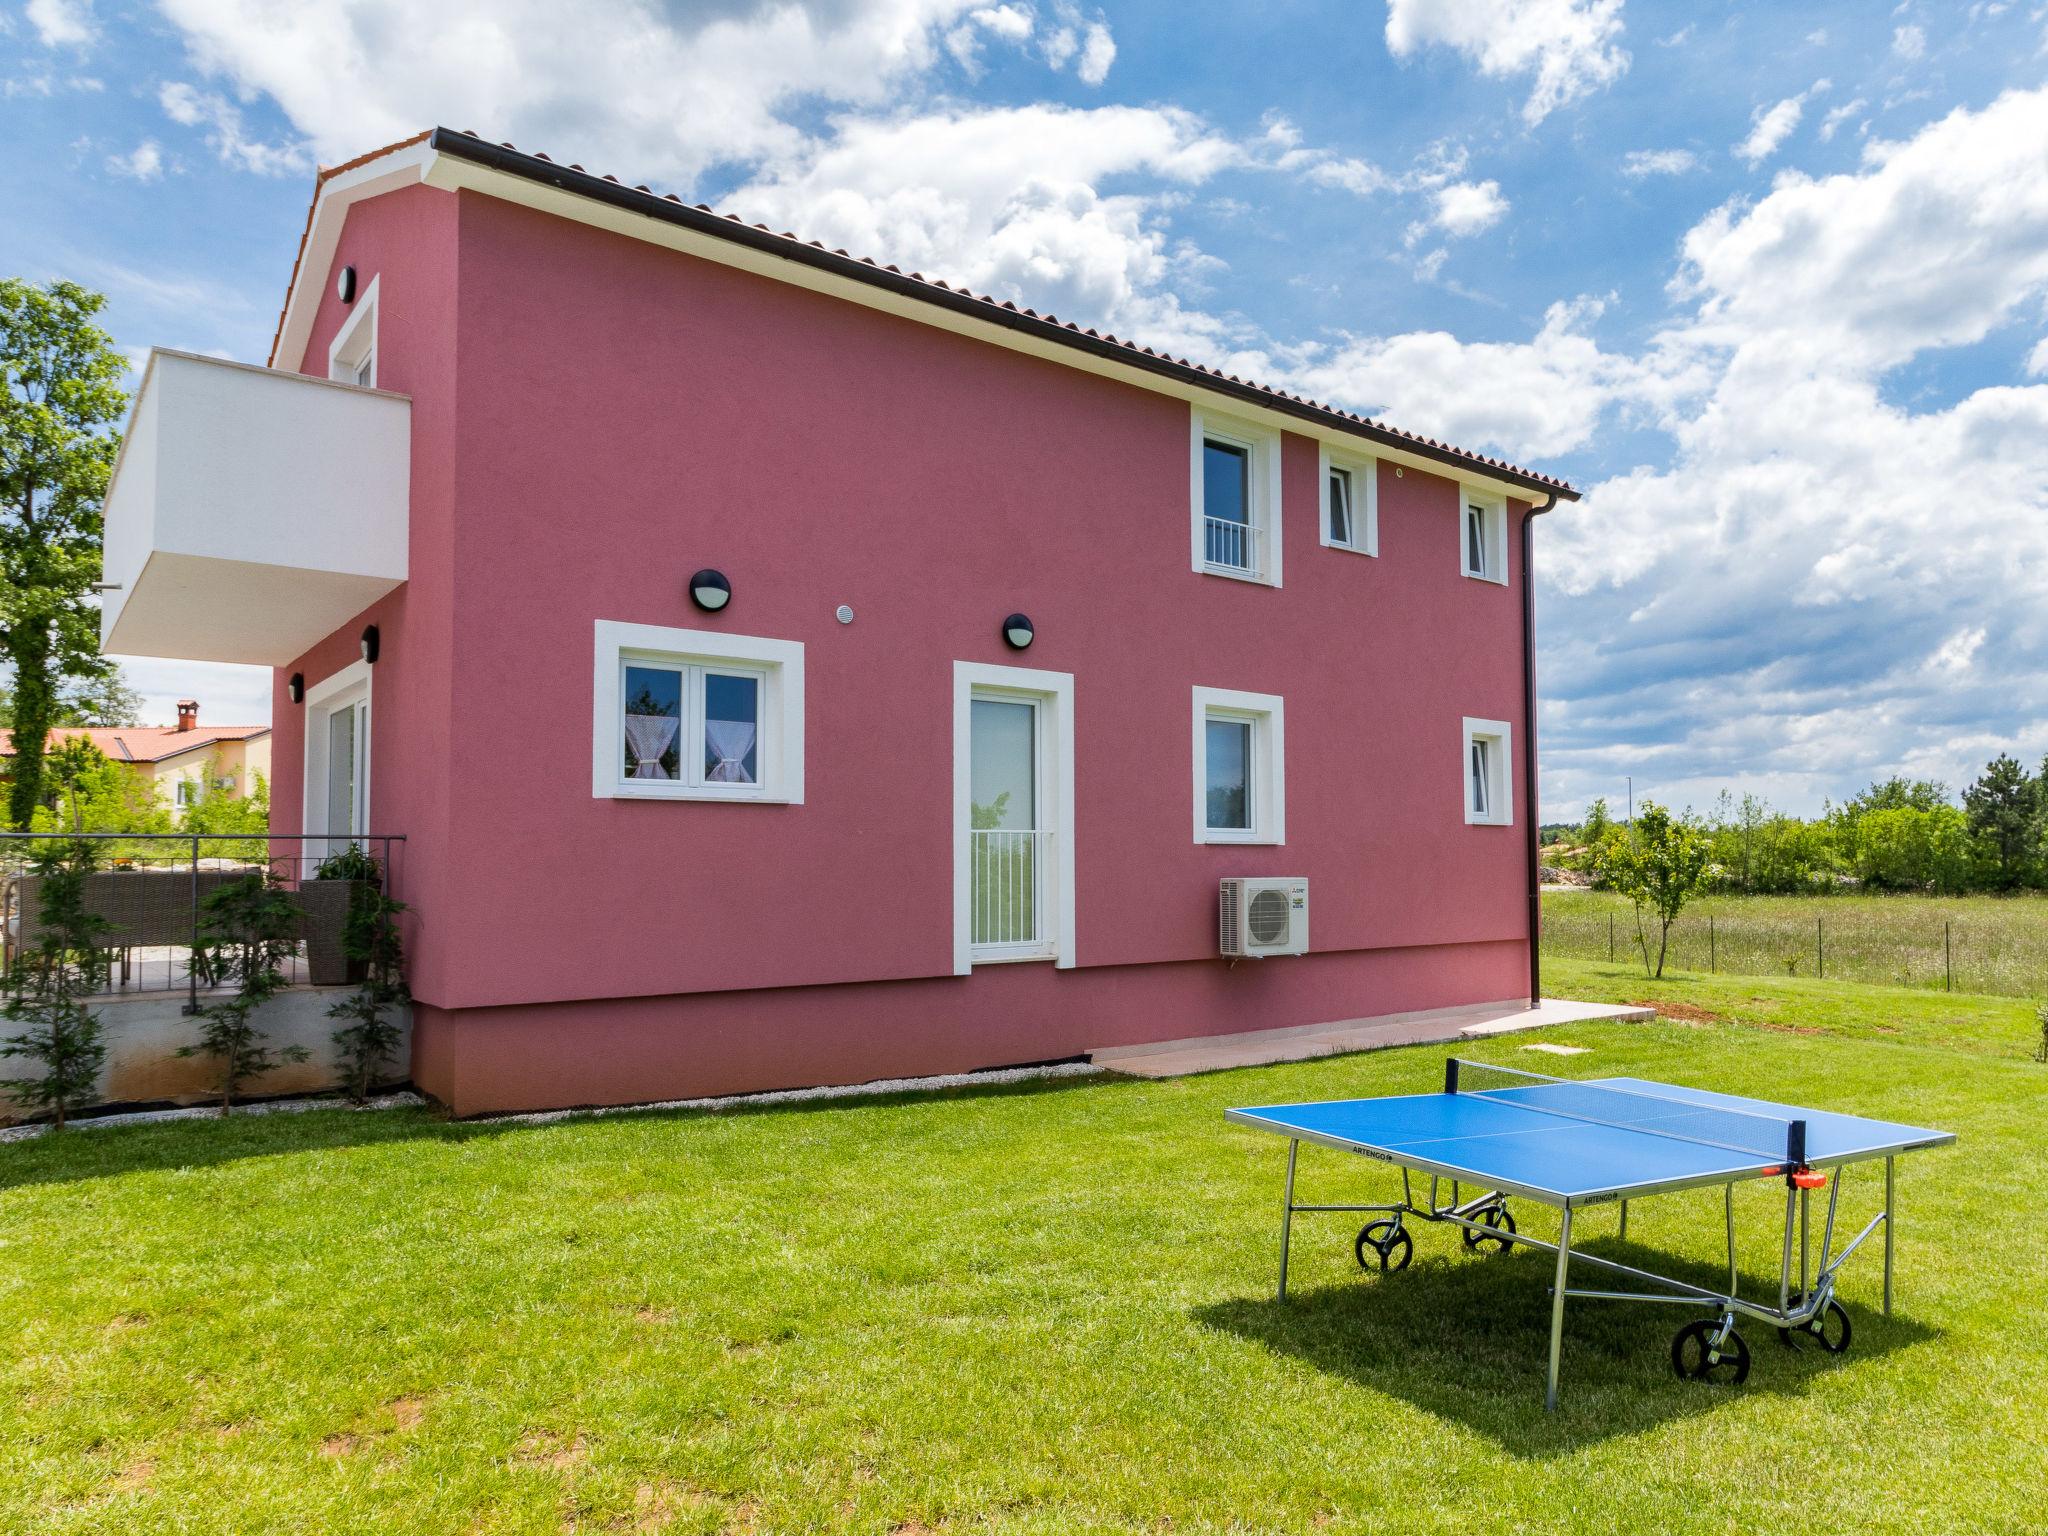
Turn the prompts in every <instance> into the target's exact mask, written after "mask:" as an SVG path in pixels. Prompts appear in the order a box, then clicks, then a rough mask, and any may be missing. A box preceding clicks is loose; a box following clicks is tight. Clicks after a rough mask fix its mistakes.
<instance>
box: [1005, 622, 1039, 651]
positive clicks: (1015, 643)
mask: <svg viewBox="0 0 2048 1536" xmlns="http://www.w3.org/2000/svg"><path fill="white" fill-rule="evenodd" d="M1036 638H1037V631H1036V630H1034V629H1033V628H1032V627H1031V616H1030V615H1029V614H1026V613H1013V614H1011V615H1010V616H1009V617H1008V618H1007V619H1005V620H1003V639H1004V640H1005V641H1007V642H1008V643H1009V647H1010V649H1011V650H1013V651H1021V650H1026V649H1028V648H1029V647H1030V645H1031V642H1032V641H1033V640H1034V639H1036Z"/></svg>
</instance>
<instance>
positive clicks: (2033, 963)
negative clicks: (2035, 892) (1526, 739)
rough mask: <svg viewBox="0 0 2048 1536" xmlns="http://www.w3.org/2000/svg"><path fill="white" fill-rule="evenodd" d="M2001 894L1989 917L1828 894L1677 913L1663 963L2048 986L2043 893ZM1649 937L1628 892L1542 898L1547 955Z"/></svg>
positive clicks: (1895, 982) (1975, 988)
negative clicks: (1575, 899) (2001, 907)
mask: <svg viewBox="0 0 2048 1536" xmlns="http://www.w3.org/2000/svg"><path fill="white" fill-rule="evenodd" d="M2006 905H2007V906H2009V907H2010V908H2011V911H2010V912H2007V913H1999V914H1996V915H1994V916H1991V917H1979V916H1976V915H1974V914H1966V915H1964V916H1960V917H1956V916H1942V915H1939V914H1937V913H1935V912H1932V911H1929V910H1925V909H1915V910H1904V909H1894V910H1885V909H1884V907H1885V903H1883V902H1873V903H1867V904H1864V905H1862V906H1850V905H1848V904H1847V903H1843V904H1841V905H1837V904H1836V903H1835V902H1834V900H1833V899H1832V898H1829V899H1827V901H1826V902H1825V904H1822V903H1815V902H1809V903H1807V905H1806V908H1805V910H1795V911H1789V912H1787V911H1769V912H1756V913H1745V912H1741V911H1732V912H1731V911H1721V910H1715V911H1700V912H1687V913H1684V914H1681V915H1680V917H1679V919H1678V921H1677V922H1676V923H1674V924H1673V925H1672V928H1671V935H1670V948H1669V951H1668V953H1667V954H1666V957H1665V969H1666V970H1667V971H1669V970H1680V971H1695V972H1705V973H1708V974H1725V975H1732V976H1808V977H1814V978H1817V979H1820V980H1836V981H1862V982H1874V983H1878V984H1882V985H1887V986H1902V987H1920V988H1927V989H1931V990H1934V991H1950V992H1982V993H1991V994H1994V995H2000V996H2007V997H2043V996H2048V903H2039V902H2025V903H2008V904H2006ZM1816 908H1818V909H1817V910H1816ZM1645 944H1646V945H1647V948H1648V951H1649V957H1650V961H1651V963H1653V964H1654V963H1655V960H1656V955H1657V944H1658V931H1657V921H1656V918H1655V916H1654V914H1650V913H1645V914H1644V918H1643V926H1642V939H1641V940H1639V939H1638V937H1637V928H1636V918H1635V914H1634V912H1633V910H1632V909H1631V908H1630V907H1629V906H1628V904H1627V903H1625V902H1602V903H1600V904H1599V905H1597V906H1594V905H1591V904H1587V905H1569V904H1558V903H1552V902H1549V901H1546V903H1545V905H1544V912H1543V952H1544V953H1545V954H1546V955H1556V956H1559V957H1561V958H1567V959H1579V960H1611V961H1615V962H1634V963H1641V961H1642V959H1643V946H1644V945H1645Z"/></svg>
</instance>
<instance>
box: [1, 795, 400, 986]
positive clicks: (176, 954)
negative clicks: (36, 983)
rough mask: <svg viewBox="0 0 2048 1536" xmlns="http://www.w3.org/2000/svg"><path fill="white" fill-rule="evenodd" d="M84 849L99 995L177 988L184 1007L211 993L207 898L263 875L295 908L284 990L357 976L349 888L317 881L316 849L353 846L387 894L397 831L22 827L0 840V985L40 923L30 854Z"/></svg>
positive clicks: (28, 948) (27, 950)
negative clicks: (349, 937)
mask: <svg viewBox="0 0 2048 1536" xmlns="http://www.w3.org/2000/svg"><path fill="white" fill-rule="evenodd" d="M81 840H83V841H86V842H89V843H91V844H93V845H94V848H95V850H96V855H95V859H94V863H95V868H94V869H93V870H92V871H91V872H90V873H89V874H87V875H86V877H85V881H86V885H85V906H86V910H87V911H89V912H91V913H93V914H95V915H96V916H98V917H99V918H100V919H101V920H102V921H103V922H104V923H105V924H106V925H107V926H106V927H105V928H104V929H103V930H102V931H101V932H100V935H99V937H98V939H97V940H96V946H95V947H97V948H99V949H102V950H106V951H109V952H111V953H110V959H111V965H110V968H109V971H108V976H107V982H106V990H105V992H104V993H103V994H101V995H102V996H108V997H129V996H137V995H141V994H144V993H165V992H183V993H184V994H185V995H186V1005H187V1007H188V1009H191V1010H195V1011H196V1009H197V1008H198V1006H199V1003H200V1000H201V998H202V997H203V996H205V995H206V994H207V993H208V992H209V991H211V990H212V988H213V984H214V983H213V979H212V978H211V977H210V976H209V975H208V974H207V967H206V963H205V954H206V946H207V942H208V940H209V938H211V937H213V935H211V934H210V933H209V932H208V928H207V899H208V898H209V897H211V896H212V895H213V894H214V893H215V892H217V891H219V890H221V889H222V888H223V887H226V886H229V885H231V884H233V883H234V882H236V881H238V880H245V879H247V878H249V877H250V876H252V875H258V876H260V875H264V874H266V873H267V875H268V877H269V878H270V879H271V880H272V881H273V882H274V883H276V884H277V885H280V886H282V887H284V888H285V889H286V890H288V891H289V892H290V893H291V894H292V897H293V899H294V900H295V901H296V902H297V904H298V906H299V909H300V916H299V919H298V935H299V936H298V939H297V941H296V942H295V944H294V945H293V950H292V954H291V956H290V957H289V959H288V960H287V961H286V962H285V966H284V971H285V977H286V980H287V982H288V983H289V984H291V985H294V986H330V985H333V986H339V985H344V984H346V983H348V982H350V981H352V980H355V979H357V975H356V973H357V971H358V969H359V967H358V965H357V963H356V962H354V961H352V960H351V958H350V957H349V956H348V954H347V952H346V948H345V945H344V943H343V931H344V928H345V926H346V923H347V920H348V911H349V902H350V900H351V897H352V889H353V888H352V883H351V882H350V881H348V880H344V879H334V878H325V877H323V876H322V875H321V873H320V869H321V865H322V863H323V862H324V859H323V854H325V853H326V852H328V851H330V850H331V849H335V848H347V847H348V846H349V845H350V844H351V843H353V844H354V845H355V846H356V847H357V848H358V849H360V850H361V852H362V853H364V854H366V855H367V856H368V857H369V859H370V861H371V863H372V864H373V865H374V867H375V869H376V879H375V883H376V884H377V886H378V887H379V888H380V889H382V890H383V891H384V892H385V893H386V894H387V895H390V896H393V897H396V896H398V895H399V894H400V893H399V890H398V878H399V868H398V864H399V859H398V855H399V854H400V853H402V851H403V848H404V844H405V838H404V837H403V836H402V835H398V834H391V835H378V836H375V837H357V838H330V837H311V836H302V835H298V834H284V833H272V834H268V835H264V836H257V837H247V836H243V837H234V836H229V835H224V834H222V835H215V834H198V835H195V834H191V833H183V832H178V833H149V834H140V833H125V832H86V833H69V832H64V833H39V832H35V833H22V832H14V833H7V834H5V835H4V836H0V986H4V985H6V984H11V983H12V982H13V981H15V980H16V974H17V968H18V967H19V966H20V965H22V963H23V961H24V958H25V957H27V956H30V955H33V954H34V952H35V951H36V949H37V947H38V946H39V945H40V944H41V942H42V940H43V938H44V935H45V933H46V931H47V930H46V929H45V926H44V923H43V887H44V885H45V884H46V883H47V877H46V876H44V875H41V874H38V873H37V872H36V864H37V861H38V856H39V854H41V853H44V852H47V851H49V850H51V849H52V848H56V847H60V846H61V845H63V844H66V843H72V842H77V841H81Z"/></svg>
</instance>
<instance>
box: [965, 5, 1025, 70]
mask: <svg viewBox="0 0 2048 1536" xmlns="http://www.w3.org/2000/svg"><path fill="white" fill-rule="evenodd" d="M1035 24H1036V19H1035V18H1034V17H1033V16H1032V13H1031V11H1030V9H1029V8H1028V7H1024V6H1018V5H1008V4H1005V5H988V6H982V7H980V8H979V9H977V10H973V11H969V12H968V13H967V17H966V19H965V20H964V21H962V22H961V23H960V24H959V25H958V26H956V27H953V28H951V29H950V30H949V31H947V33H946V51H947V52H948V53H950V54H951V55H952V56H953V59H954V62H955V63H957V64H958V65H959V66H960V67H961V68H962V69H963V70H965V71H966V72H967V74H968V76H969V78H971V79H978V78H980V76H981V42H982V35H983V34H984V33H986V34H987V35H988V36H990V37H994V38H997V39H999V40H1000V41H1002V42H1006V43H1010V44H1013V45H1017V46H1022V45H1023V44H1024V43H1026V42H1028V41H1029V40H1030V37H1031V29H1032V27H1033V26H1034V25H1035Z"/></svg>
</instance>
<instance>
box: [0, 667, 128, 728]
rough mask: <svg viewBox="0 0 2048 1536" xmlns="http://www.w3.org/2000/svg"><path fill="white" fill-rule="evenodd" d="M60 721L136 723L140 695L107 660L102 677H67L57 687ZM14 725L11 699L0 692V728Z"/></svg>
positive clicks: (97, 723)
mask: <svg viewBox="0 0 2048 1536" xmlns="http://www.w3.org/2000/svg"><path fill="white" fill-rule="evenodd" d="M56 723H57V724H58V725H60V726H63V725H140V724H141V723H142V695H141V694H140V693H137V692H136V691H135V690H134V689H133V688H130V687H129V686H128V680H127V678H125V677H123V676H122V675H121V669H120V667H119V666H117V665H115V664H114V663H112V662H109V663H108V664H107V672H106V675H105V676H103V677H69V678H64V679H62V680H60V682H59V683H58V687H57V720H56ZM12 729H14V700H13V699H12V698H11V697H10V696H9V695H7V694H5V693H0V730H12Z"/></svg>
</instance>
